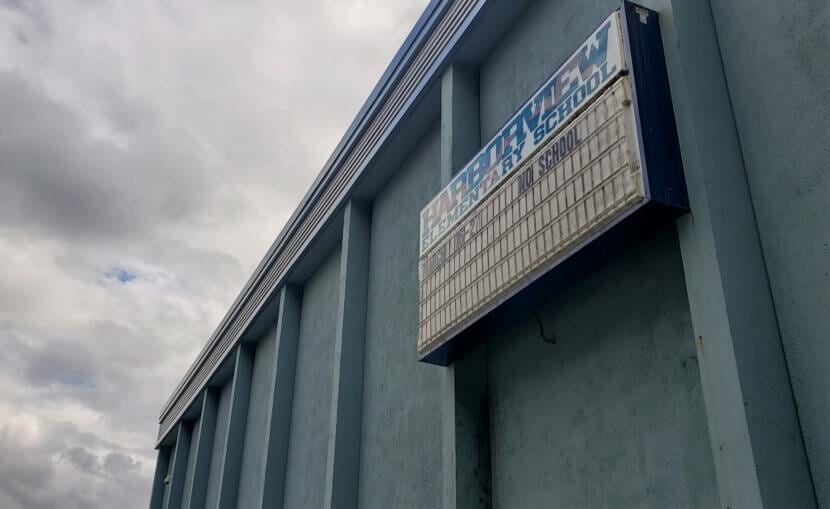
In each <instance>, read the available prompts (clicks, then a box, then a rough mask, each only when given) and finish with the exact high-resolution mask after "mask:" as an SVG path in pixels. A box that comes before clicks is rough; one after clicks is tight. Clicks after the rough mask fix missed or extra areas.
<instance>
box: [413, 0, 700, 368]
mask: <svg viewBox="0 0 830 509" xmlns="http://www.w3.org/2000/svg"><path fill="white" fill-rule="evenodd" d="M671 108H672V103H671V96H670V93H669V89H668V79H667V75H666V69H665V62H664V57H663V49H662V42H661V39H660V29H659V25H658V21H657V14H656V13H655V12H653V11H650V10H647V9H644V8H642V7H639V6H636V5H634V4H632V3H629V2H624V3H623V4H622V7H621V9H620V10H618V11H615V12H613V13H612V14H611V15H610V16H608V17H607V18H606V19H605V20H603V22H602V23H601V24H600V25H599V26H598V27H597V28H596V30H594V32H593V33H592V34H591V35H590V36H589V37H588V38H587V39H586V40H585V42H584V43H583V44H581V45H580V46H579V47H578V48H577V49H576V51H575V52H574V53H573V54H572V55H571V56H570V57H569V58H568V59H567V60H566V61H565V63H564V64H562V65H561V66H560V67H559V68H558V69H557V70H556V71H555V72H554V73H553V74H552V76H551V77H550V78H549V79H548V80H547V81H546V82H545V83H544V85H543V86H542V87H541V88H540V89H539V90H538V91H537V92H536V93H535V94H534V95H533V96H532V97H531V98H530V99H529V100H528V101H527V102H526V103H525V104H524V105H523V106H522V107H521V108H520V109H519V111H517V112H516V113H515V114H514V115H513V116H512V117H511V118H510V120H509V121H508V122H507V123H506V124H505V125H504V127H503V128H502V129H501V130H500V131H499V132H498V133H496V135H495V136H494V137H493V139H491V140H490V141H489V142H488V143H487V144H486V145H485V146H484V147H483V148H482V149H481V151H479V152H478V153H477V154H476V155H475V156H473V158H472V159H471V160H470V161H469V162H468V163H467V164H466V165H465V166H464V167H462V168H461V169H460V170H459V172H458V173H457V174H456V175H455V176H454V177H453V179H452V181H451V182H450V183H449V184H448V185H447V186H446V187H445V188H444V189H443V190H442V191H441V192H440V193H439V194H438V195H437V196H436V197H435V198H434V199H433V200H432V201H431V202H430V203H429V204H427V206H426V207H425V208H424V209H423V210H422V212H421V230H420V246H421V260H420V264H419V268H418V276H419V288H420V298H419V308H420V320H419V334H418V354H419V357H420V358H421V360H423V361H426V362H431V363H436V364H442V365H446V364H448V363H450V362H452V360H453V359H455V358H456V357H457V356H458V355H460V354H463V352H464V351H465V350H466V349H467V347H469V346H471V345H472V344H475V343H476V338H471V337H469V334H467V337H464V336H465V334H464V333H465V331H467V330H468V329H469V328H470V326H471V325H472V324H474V323H475V322H477V321H478V320H480V319H481V318H482V317H484V316H485V315H487V314H488V313H491V312H492V311H494V310H496V309H497V308H499V307H500V306H503V305H504V304H505V303H506V302H507V301H508V300H509V299H511V298H512V297H514V296H516V295H517V294H518V293H521V292H523V291H526V289H527V288H528V287H529V286H530V285H532V284H534V282H537V281H538V280H540V278H542V277H543V276H545V275H547V274H549V273H551V272H554V271H555V270H556V269H557V268H558V267H560V265H562V264H563V262H565V261H566V260H568V259H570V258H578V257H580V256H582V257H587V256H589V252H590V251H591V250H589V249H587V247H589V245H590V244H592V243H593V244H596V245H597V246H599V245H600V243H598V242H595V241H596V240H597V239H599V238H601V237H602V236H603V235H606V234H608V233H610V232H611V230H612V229H614V230H622V229H624V228H625V226H626V224H629V225H631V224H635V223H636V224H637V225H638V227H641V226H642V225H643V224H644V221H643V219H645V218H646V216H648V217H654V218H657V217H663V218H665V217H673V216H676V215H678V214H679V213H682V211H683V210H685V209H686V208H687V207H688V202H687V198H686V192H685V184H684V181H683V174H682V165H681V161H680V151H679V147H678V142H677V134H676V128H675V123H674V116H673V112H672V109H671ZM635 216H639V217H635ZM606 236H607V237H608V238H609V239H610V238H612V236H611V235H606ZM606 244H607V242H606ZM605 247H613V246H605ZM606 250H607V249H606ZM593 251H596V248H595V249H594V250H593ZM560 270H567V268H560ZM560 279H561V278H560ZM537 284H538V283H537Z"/></svg>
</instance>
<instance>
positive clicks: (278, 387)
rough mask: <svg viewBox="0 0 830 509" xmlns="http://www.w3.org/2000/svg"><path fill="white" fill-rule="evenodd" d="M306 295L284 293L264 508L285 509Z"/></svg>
mask: <svg viewBox="0 0 830 509" xmlns="http://www.w3.org/2000/svg"><path fill="white" fill-rule="evenodd" d="M301 295H302V291H301V290H300V289H299V288H298V287H296V286H294V285H288V284H286V285H285V286H284V287H283V288H282V290H280V294H279V297H278V299H279V301H278V304H277V305H278V307H279V309H278V317H277V332H276V334H277V338H276V342H277V343H276V348H275V349H274V364H273V372H272V381H271V387H272V393H271V399H270V401H268V417H267V419H268V422H267V424H266V429H267V430H268V436H267V437H266V438H265V464H264V467H263V468H264V469H265V472H264V479H265V482H264V483H263V484H264V486H263V493H262V500H261V502H260V504H259V507H261V508H269V509H277V508H280V507H282V506H283V495H284V494H285V469H286V460H287V456H288V439H289V432H290V428H291V408H292V400H293V398H294V371H295V368H296V366H297V340H298V338H299V335H300V306H301V303H302V298H301Z"/></svg>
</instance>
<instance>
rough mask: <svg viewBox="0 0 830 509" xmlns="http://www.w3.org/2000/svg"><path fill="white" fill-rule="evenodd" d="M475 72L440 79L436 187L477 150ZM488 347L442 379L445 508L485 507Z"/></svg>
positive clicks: (458, 70)
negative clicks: (438, 163) (437, 178)
mask: <svg viewBox="0 0 830 509" xmlns="http://www.w3.org/2000/svg"><path fill="white" fill-rule="evenodd" d="M478 79H479V78H478V70H477V69H474V68H471V67H467V66H463V65H459V64H453V65H452V66H450V67H449V68H448V69H447V70H446V71H445V72H444V75H443V76H442V79H441V184H442V186H443V185H446V184H448V183H449V182H450V180H451V179H452V176H453V173H455V172H456V171H457V170H458V169H460V168H461V167H462V165H464V164H465V163H466V162H467V161H468V160H469V158H470V157H472V155H473V154H475V152H476V151H477V150H478V149H479V146H480V145H481V142H480V129H479V94H478V88H479V87H478ZM486 347H487V345H485V344H482V345H480V346H479V347H478V348H477V349H476V350H474V351H473V352H470V353H468V354H467V355H466V356H464V357H462V358H461V359H459V360H457V361H456V362H455V363H454V364H452V365H450V366H448V367H447V368H446V369H445V370H444V374H443V377H442V396H441V398H442V422H441V428H442V441H443V444H442V456H443V458H442V460H443V470H444V483H443V501H444V509H460V508H465V509H466V508H469V509H473V508H475V509H485V508H489V507H490V439H489V419H488V417H489V416H488V407H487V350H486Z"/></svg>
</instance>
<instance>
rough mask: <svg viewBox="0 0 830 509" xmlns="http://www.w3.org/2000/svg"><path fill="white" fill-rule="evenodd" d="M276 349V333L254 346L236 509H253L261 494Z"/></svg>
mask: <svg viewBox="0 0 830 509" xmlns="http://www.w3.org/2000/svg"><path fill="white" fill-rule="evenodd" d="M275 346H276V330H275V329H271V330H269V331H268V332H266V333H265V334H264V335H263V337H262V339H260V340H259V342H258V343H257V345H256V354H255V357H254V366H253V371H252V374H251V395H250V401H249V403H248V419H247V420H246V429H245V445H244V447H243V450H242V468H241V470H240V481H239V502H238V504H237V506H238V507H255V504H257V503H258V501H259V496H260V494H261V493H262V486H263V482H264V471H265V448H264V447H265V438H266V435H267V429H266V424H267V417H268V415H267V414H268V401H269V398H270V397H271V383H272V382H271V377H272V370H273V368H274V348H275Z"/></svg>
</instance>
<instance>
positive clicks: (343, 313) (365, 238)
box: [324, 200, 371, 509]
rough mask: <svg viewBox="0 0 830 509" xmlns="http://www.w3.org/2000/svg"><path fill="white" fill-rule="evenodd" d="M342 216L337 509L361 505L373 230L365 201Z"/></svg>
mask: <svg viewBox="0 0 830 509" xmlns="http://www.w3.org/2000/svg"><path fill="white" fill-rule="evenodd" d="M343 214H344V219H343V237H342V242H341V252H340V281H339V288H338V292H339V295H338V305H337V330H336V333H335V351H334V373H333V384H334V385H333V388H332V400H331V419H330V423H329V436H328V441H329V442H328V455H327V459H326V493H325V504H324V507H326V508H338V509H339V508H349V507H354V508H356V507H357V489H358V469H359V466H360V439H361V419H362V408H363V352H364V338H365V336H366V292H367V288H368V283H369V239H370V230H371V212H370V209H369V207H368V206H367V205H366V204H363V203H357V202H355V201H353V200H352V201H350V202H349V203H348V204H347V205H346V208H345V210H344V212H343Z"/></svg>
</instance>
